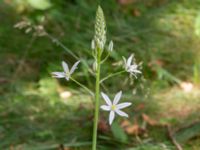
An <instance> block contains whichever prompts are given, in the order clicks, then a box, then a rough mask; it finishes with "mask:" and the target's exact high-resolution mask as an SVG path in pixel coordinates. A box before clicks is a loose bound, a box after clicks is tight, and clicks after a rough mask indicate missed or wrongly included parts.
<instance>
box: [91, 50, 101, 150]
mask: <svg viewBox="0 0 200 150" xmlns="http://www.w3.org/2000/svg"><path fill="white" fill-rule="evenodd" d="M100 73H101V49H100V48H97V70H96V86H95V87H96V88H95V112H94V126H93V139H92V150H96V147H97V129H98V120H99V100H100V99H99V93H100Z"/></svg>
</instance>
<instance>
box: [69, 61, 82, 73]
mask: <svg viewBox="0 0 200 150" xmlns="http://www.w3.org/2000/svg"><path fill="white" fill-rule="evenodd" d="M79 63H80V60H79V61H77V62H76V63H75V64H74V65H73V66H72V68H71V70H70V74H72V73H73V72H74V71H75V69H76V68H77V66H78V64H79Z"/></svg>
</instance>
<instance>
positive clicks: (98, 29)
mask: <svg viewBox="0 0 200 150" xmlns="http://www.w3.org/2000/svg"><path fill="white" fill-rule="evenodd" d="M94 41H95V45H96V46H97V47H98V48H100V49H101V50H103V49H104V45H105V43H106V23H105V18H104V14H103V10H102V8H101V7H100V6H99V7H98V9H97V13H96V22H95V34H94Z"/></svg>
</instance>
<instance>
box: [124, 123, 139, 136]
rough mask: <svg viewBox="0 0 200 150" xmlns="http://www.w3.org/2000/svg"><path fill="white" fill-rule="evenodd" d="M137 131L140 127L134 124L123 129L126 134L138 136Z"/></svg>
mask: <svg viewBox="0 0 200 150" xmlns="http://www.w3.org/2000/svg"><path fill="white" fill-rule="evenodd" d="M139 130H140V127H139V125H138V124H134V125H131V126H129V127H126V128H125V131H126V132H127V133H128V134H135V135H138V134H139Z"/></svg>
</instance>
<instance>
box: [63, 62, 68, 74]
mask: <svg viewBox="0 0 200 150" xmlns="http://www.w3.org/2000/svg"><path fill="white" fill-rule="evenodd" d="M62 67H63V70H64V71H65V72H69V67H68V65H67V63H66V62H64V61H62Z"/></svg>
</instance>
